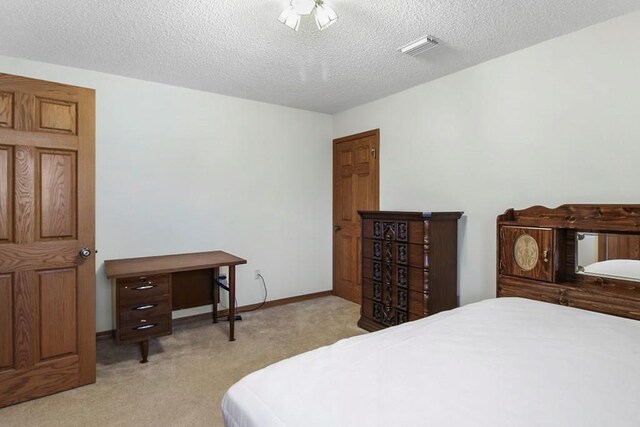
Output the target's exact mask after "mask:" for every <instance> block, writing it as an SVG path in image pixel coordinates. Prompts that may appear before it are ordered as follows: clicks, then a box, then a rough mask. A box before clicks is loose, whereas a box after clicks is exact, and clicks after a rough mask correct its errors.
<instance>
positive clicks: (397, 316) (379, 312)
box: [372, 302, 409, 326]
mask: <svg viewBox="0 0 640 427" xmlns="http://www.w3.org/2000/svg"><path fill="white" fill-rule="evenodd" d="M372 311H373V313H372V319H373V320H374V321H376V322H378V323H381V324H383V325H385V326H396V325H399V324H401V323H405V322H407V321H408V320H409V315H408V313H407V312H406V311H404V310H398V309H392V310H390V311H387V310H386V309H385V307H384V304H380V303H377V302H373V303H372Z"/></svg>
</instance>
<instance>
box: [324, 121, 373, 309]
mask: <svg viewBox="0 0 640 427" xmlns="http://www.w3.org/2000/svg"><path fill="white" fill-rule="evenodd" d="M379 147H380V132H379V130H374V131H370V132H365V133H361V134H357V135H352V136H347V137H344V138H340V139H336V140H334V144H333V292H334V294H335V295H337V296H339V297H342V298H345V299H348V300H350V301H353V302H356V303H358V304H360V303H361V298H362V283H361V274H360V269H361V266H360V251H361V250H362V249H361V242H360V240H361V233H360V227H361V225H360V216H359V215H358V211H359V210H378V205H379V166H378V160H379V156H380V153H379V151H380V150H379Z"/></svg>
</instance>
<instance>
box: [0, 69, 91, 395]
mask: <svg viewBox="0 0 640 427" xmlns="http://www.w3.org/2000/svg"><path fill="white" fill-rule="evenodd" d="M94 98H95V95H94V91H93V90H90V89H83V88H78V87H72V86H66V85H62V84H56V83H49V82H44V81H39V80H33V79H27V78H23V77H16V76H11V75H7V74H0V407H2V406H6V405H10V404H12V403H17V402H21V401H24V400H28V399H32V398H36V397H40V396H45V395H48V394H51V393H55V392H58V391H61V390H66V389H69V388H72V387H77V386H80V385H83V384H89V383H92V382H95V378H96V360H95V358H96V356H95V340H96V336H95V261H94V257H93V251H94V242H95V239H94V221H95V219H94V218H95V211H94V210H95V207H94V204H95V202H94V199H95V197H94V192H95V189H94V188H95V178H94V162H95V152H94V150H95V148H94V145H95V124H94V121H95V117H94V116H95V113H94V109H95V107H94V103H95V100H94Z"/></svg>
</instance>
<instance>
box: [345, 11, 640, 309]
mask: <svg viewBox="0 0 640 427" xmlns="http://www.w3.org/2000/svg"><path fill="white" fill-rule="evenodd" d="M418 60H426V61H428V60H429V59H428V56H426V57H425V58H424V59H418ZM373 128H380V130H381V149H380V151H381V153H380V154H381V163H380V180H381V182H380V196H381V199H380V204H381V208H382V209H405V210H434V211H436V210H464V211H465V213H466V219H465V220H464V221H463V222H462V224H461V227H460V232H461V235H460V239H459V243H460V245H461V246H460V257H459V259H460V267H459V269H460V276H459V277H460V279H459V280H460V292H461V302H462V303H463V304H464V303H469V302H473V301H477V300H480V299H484V298H488V297H492V296H494V295H495V219H496V216H497V215H498V214H500V213H502V212H503V211H504V210H505V209H507V208H510V207H515V208H525V207H528V206H530V205H535V204H544V205H547V206H556V205H559V204H563V203H581V202H582V203H606V202H610V203H640V188H639V186H638V185H639V183H640V167H638V161H639V159H640V12H636V13H633V14H630V15H626V16H623V17H620V18H617V19H614V20H611V21H608V22H605V23H602V24H599V25H596V26H593V27H590V28H586V29H584V30H581V31H579V32H576V33H572V34H569V35H566V36H563V37H560V38H557V39H554V40H550V41H548V42H545V43H542V44H540V45H537V46H533V47H531V48H528V49H525V50H522V51H519V52H516V53H513V54H510V55H507V56H504V57H501V58H498V59H495V60H493V61H490V62H487V63H484V64H481V65H478V66H475V67H473V68H469V69H467V70H464V71H461V72H458V73H456V74H453V75H450V76H447V77H444V78H442V79H439V80H437V81H433V82H430V83H427V84H424V85H421V86H418V87H415V88H413V89H410V90H407V91H405V92H402V93H399V94H395V95H392V96H390V97H387V98H385V99H382V100H379V101H376V102H373V103H370V104H366V105H364V106H360V107H357V108H354V109H352V110H349V111H346V112H344V113H341V114H337V115H335V116H334V137H340V136H344V135H348V134H353V133H356V132H361V131H364V130H368V129H373Z"/></svg>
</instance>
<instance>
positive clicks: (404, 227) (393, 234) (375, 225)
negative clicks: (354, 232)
mask: <svg viewBox="0 0 640 427" xmlns="http://www.w3.org/2000/svg"><path fill="white" fill-rule="evenodd" d="M385 231H386V233H385ZM362 237H364V238H365V239H377V240H383V239H387V238H388V239H390V240H393V241H397V242H406V243H416V244H428V243H429V221H387V220H382V219H364V220H363V221H362Z"/></svg>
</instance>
